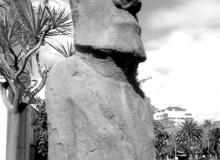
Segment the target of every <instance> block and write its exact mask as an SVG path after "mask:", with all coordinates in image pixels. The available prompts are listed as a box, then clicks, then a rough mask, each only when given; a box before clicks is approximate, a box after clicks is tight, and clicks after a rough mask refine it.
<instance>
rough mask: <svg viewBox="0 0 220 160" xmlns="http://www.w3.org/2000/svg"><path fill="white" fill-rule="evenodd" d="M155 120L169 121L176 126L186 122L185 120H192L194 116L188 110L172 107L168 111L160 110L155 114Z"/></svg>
mask: <svg viewBox="0 0 220 160" xmlns="http://www.w3.org/2000/svg"><path fill="white" fill-rule="evenodd" d="M154 119H155V120H163V119H167V120H170V121H173V122H174V124H175V125H178V124H180V123H181V122H184V121H185V120H191V119H192V114H191V113H189V112H187V110H186V109H184V108H181V107H179V106H170V107H167V108H166V109H163V110H159V111H157V112H156V113H155V114H154Z"/></svg>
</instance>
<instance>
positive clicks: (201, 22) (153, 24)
mask: <svg viewBox="0 0 220 160" xmlns="http://www.w3.org/2000/svg"><path fill="white" fill-rule="evenodd" d="M147 19H148V20H147V25H148V26H149V27H150V28H154V29H162V28H167V27H168V28H169V27H181V28H182V27H197V28H201V27H216V26H220V21H219V19H220V1H219V0H190V1H180V4H179V5H178V6H175V7H173V8H169V9H161V10H159V11H157V10H156V12H153V13H152V14H150V15H149V16H148V18H147Z"/></svg>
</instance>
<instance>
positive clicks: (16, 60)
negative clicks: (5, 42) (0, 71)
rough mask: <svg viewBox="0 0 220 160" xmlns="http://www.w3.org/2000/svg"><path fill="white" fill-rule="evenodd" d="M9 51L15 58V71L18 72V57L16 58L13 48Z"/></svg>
mask: <svg viewBox="0 0 220 160" xmlns="http://www.w3.org/2000/svg"><path fill="white" fill-rule="evenodd" d="M9 51H10V52H11V54H12V55H13V57H14V67H15V70H16V71H17V70H18V57H17V56H16V54H15V52H14V50H13V49H12V48H11V47H10V48H9Z"/></svg>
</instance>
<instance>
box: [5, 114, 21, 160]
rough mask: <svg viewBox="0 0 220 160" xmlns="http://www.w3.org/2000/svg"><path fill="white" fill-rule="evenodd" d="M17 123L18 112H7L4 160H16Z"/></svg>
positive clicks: (18, 118)
mask: <svg viewBox="0 0 220 160" xmlns="http://www.w3.org/2000/svg"><path fill="white" fill-rule="evenodd" d="M19 122H20V113H19V112H8V127H7V146H6V160H17V157H18V134H19Z"/></svg>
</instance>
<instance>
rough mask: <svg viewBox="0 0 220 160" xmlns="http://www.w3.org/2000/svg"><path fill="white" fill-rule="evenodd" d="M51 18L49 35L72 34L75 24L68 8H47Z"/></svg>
mask: <svg viewBox="0 0 220 160" xmlns="http://www.w3.org/2000/svg"><path fill="white" fill-rule="evenodd" d="M47 12H48V14H49V17H50V20H51V26H52V28H51V31H50V32H49V34H48V36H55V35H60V34H62V35H70V34H71V33H72V28H73V24H72V21H71V16H70V12H68V11H67V10H66V9H64V8H63V9H61V10H57V9H55V8H47Z"/></svg>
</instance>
